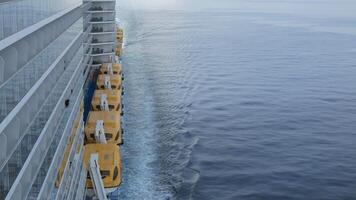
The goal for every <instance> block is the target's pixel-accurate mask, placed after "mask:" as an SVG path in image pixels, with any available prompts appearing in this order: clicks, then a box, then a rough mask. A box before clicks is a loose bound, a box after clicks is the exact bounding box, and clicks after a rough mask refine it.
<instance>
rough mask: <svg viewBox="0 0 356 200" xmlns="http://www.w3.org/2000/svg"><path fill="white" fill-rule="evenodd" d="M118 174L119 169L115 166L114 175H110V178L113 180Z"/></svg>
mask: <svg viewBox="0 0 356 200" xmlns="http://www.w3.org/2000/svg"><path fill="white" fill-rule="evenodd" d="M118 175H119V170H118V168H117V167H116V166H115V169H114V175H113V177H112V180H115V179H116V178H117V176H118Z"/></svg>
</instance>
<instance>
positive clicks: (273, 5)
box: [118, 0, 356, 18]
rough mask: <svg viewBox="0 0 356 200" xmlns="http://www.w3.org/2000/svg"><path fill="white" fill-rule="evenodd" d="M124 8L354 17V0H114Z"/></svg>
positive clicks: (355, 4)
mask: <svg viewBox="0 0 356 200" xmlns="http://www.w3.org/2000/svg"><path fill="white" fill-rule="evenodd" d="M118 3H119V5H120V7H121V8H124V9H174V10H187V9H189V10H204V9H239V10H242V11H257V12H273V13H290V14H303V15H330V16H333V17H343V16H346V17H352V18H356V0H118Z"/></svg>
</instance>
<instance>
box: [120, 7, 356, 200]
mask: <svg viewBox="0 0 356 200" xmlns="http://www.w3.org/2000/svg"><path fill="white" fill-rule="evenodd" d="M120 19H121V20H122V23H123V26H124V28H125V37H126V38H125V53H124V56H123V66H124V73H125V83H124V87H125V96H124V114H125V115H124V116H125V117H124V128H125V134H124V140H125V145H124V146H123V148H122V158H123V183H122V185H121V188H120V195H119V197H120V198H119V199H130V200H131V199H199V200H200V199H201V200H207V199H239V200H240V199H242V200H244V199H256V200H259V199H264V200H267V199H271V200H279V199H281V200H286V199H298V200H299V199H303V200H304V199H311V200H314V199H315V200H324V199H325V200H328V199H330V200H349V199H350V200H351V199H356V159H355V157H356V29H355V26H354V25H355V21H354V19H351V18H347V17H344V18H342V17H339V18H337V17H333V18H328V17H311V16H309V17H307V16H303V15H292V14H286V13H283V14H282V13H263V12H242V11H240V10H215V11H168V10H160V11H149V10H123V11H122V12H120Z"/></svg>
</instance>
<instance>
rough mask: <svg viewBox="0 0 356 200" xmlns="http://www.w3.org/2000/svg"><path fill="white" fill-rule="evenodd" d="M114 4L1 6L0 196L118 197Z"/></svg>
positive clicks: (5, 0)
mask: <svg viewBox="0 0 356 200" xmlns="http://www.w3.org/2000/svg"><path fill="white" fill-rule="evenodd" d="M122 45H123V31H122V29H121V28H119V24H118V20H117V19H116V1H115V0H83V1H82V0H0V199H6V200H10V199H14V200H23V199H100V200H102V199H117V198H118V197H117V195H118V190H119V186H120V184H121V155H120V146H121V145H122V144H123V138H122V134H123V130H122V125H121V118H122V115H123V110H122V103H121V97H122V95H123V86H122V81H123V73H122V67H121V61H120V60H121V59H120V56H121V54H122Z"/></svg>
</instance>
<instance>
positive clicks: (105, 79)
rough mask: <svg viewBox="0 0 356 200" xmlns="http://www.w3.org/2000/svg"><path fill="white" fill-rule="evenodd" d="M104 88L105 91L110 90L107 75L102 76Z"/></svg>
mask: <svg viewBox="0 0 356 200" xmlns="http://www.w3.org/2000/svg"><path fill="white" fill-rule="evenodd" d="M104 86H105V89H108V90H111V83H110V76H109V75H105V76H104Z"/></svg>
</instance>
